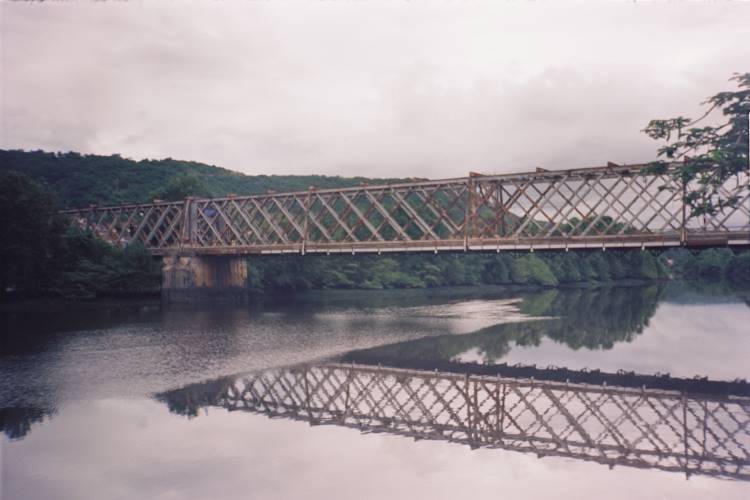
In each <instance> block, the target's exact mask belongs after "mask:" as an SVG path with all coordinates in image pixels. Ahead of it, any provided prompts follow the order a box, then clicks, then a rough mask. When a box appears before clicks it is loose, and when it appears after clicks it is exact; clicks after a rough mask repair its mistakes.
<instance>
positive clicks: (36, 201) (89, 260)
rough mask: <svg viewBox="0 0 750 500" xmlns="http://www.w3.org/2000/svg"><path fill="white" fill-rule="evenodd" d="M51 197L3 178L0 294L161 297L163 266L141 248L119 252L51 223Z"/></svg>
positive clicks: (27, 183) (11, 175) (15, 177)
mask: <svg viewBox="0 0 750 500" xmlns="http://www.w3.org/2000/svg"><path fill="white" fill-rule="evenodd" d="M52 199H53V195H52V194H51V193H50V192H49V191H48V190H46V189H45V188H44V187H43V186H41V185H40V184H38V183H36V182H34V181H32V180H31V179H29V178H28V177H26V176H23V175H21V174H17V173H15V172H0V241H2V242H3V243H2V245H0V291H2V293H5V292H9V291H12V292H16V293H18V294H21V295H25V294H35V293H38V292H40V291H45V292H52V293H59V294H62V295H65V296H76V297H94V296H101V295H116V294H121V293H132V292H144V291H152V292H153V291H158V289H159V283H160V274H159V266H158V263H157V262H156V261H154V259H153V257H152V256H151V254H150V253H149V252H148V251H147V250H146V249H145V248H144V247H143V246H142V245H139V244H134V245H130V246H128V247H127V248H124V249H122V248H117V247H113V246H110V245H108V244H106V243H105V242H103V241H101V240H100V239H97V238H95V237H94V236H93V235H92V234H90V233H85V232H82V231H80V230H75V229H73V228H69V227H68V226H67V224H66V223H65V222H64V221H63V220H61V219H59V218H57V217H49V213H50V211H51V207H52V205H53V202H52Z"/></svg>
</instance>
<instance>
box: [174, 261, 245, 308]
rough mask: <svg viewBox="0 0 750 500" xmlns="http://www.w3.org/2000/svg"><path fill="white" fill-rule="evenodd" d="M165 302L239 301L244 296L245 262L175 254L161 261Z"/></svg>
mask: <svg viewBox="0 0 750 500" xmlns="http://www.w3.org/2000/svg"><path fill="white" fill-rule="evenodd" d="M161 276H162V285H161V296H162V300H163V301H165V302H196V301H201V300H207V299H210V300H215V299H221V300H241V299H244V298H246V297H247V293H248V290H247V259H246V258H244V257H236V256H198V255H188V254H175V255H169V256H164V257H163V258H162V272H161Z"/></svg>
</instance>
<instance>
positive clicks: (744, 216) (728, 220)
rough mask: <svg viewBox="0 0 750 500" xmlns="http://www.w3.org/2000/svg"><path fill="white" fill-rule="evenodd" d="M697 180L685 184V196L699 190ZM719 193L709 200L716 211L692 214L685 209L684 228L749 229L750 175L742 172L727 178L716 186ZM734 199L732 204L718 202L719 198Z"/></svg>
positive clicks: (701, 230)
mask: <svg viewBox="0 0 750 500" xmlns="http://www.w3.org/2000/svg"><path fill="white" fill-rule="evenodd" d="M701 189H702V186H701V184H700V181H699V180H693V181H691V182H690V183H688V184H687V186H686V192H685V195H686V196H690V194H691V193H699V192H701ZM718 191H719V194H718V195H716V196H713V197H712V198H711V201H712V203H713V205H714V206H718V207H719V209H718V210H717V211H716V213H704V214H697V215H693V214H691V213H690V209H689V208H688V209H687V220H686V228H687V230H688V231H690V232H702V233H722V232H727V231H750V175H748V174H743V175H740V176H738V177H735V178H731V179H729V180H727V181H726V182H725V183H724V184H723V185H721V186H719V187H718ZM727 199H734V200H735V203H734V204H732V205H728V204H724V205H723V206H722V204H721V203H719V201H720V200H727Z"/></svg>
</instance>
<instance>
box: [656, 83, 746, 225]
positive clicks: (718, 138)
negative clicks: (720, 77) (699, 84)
mask: <svg viewBox="0 0 750 500" xmlns="http://www.w3.org/2000/svg"><path fill="white" fill-rule="evenodd" d="M730 81H734V82H737V86H738V87H739V88H738V90H735V91H727V92H719V93H718V94H716V95H714V96H712V97H709V98H708V99H707V100H706V101H704V102H703V103H701V104H702V105H704V106H706V107H707V109H706V111H705V112H704V113H703V115H701V116H700V117H699V118H697V119H695V120H691V119H690V118H686V117H684V116H680V117H677V118H670V119H664V120H651V121H650V122H649V123H648V126H646V128H645V129H643V132H644V133H646V134H647V135H648V136H649V137H651V138H652V139H654V140H659V141H665V142H666V144H665V145H663V146H662V147H660V148H659V149H658V156H659V157H660V158H662V159H661V160H658V161H655V162H652V163H651V165H650V166H649V167H647V168H646V169H645V172H646V173H653V174H663V173H666V172H668V171H670V169H669V166H670V165H671V164H675V162H680V163H679V166H678V167H677V168H676V169H674V170H672V172H673V178H674V180H675V181H676V183H677V184H678V185H683V186H689V188H688V189H686V190H685V192H684V194H683V201H684V202H685V203H686V204H687V206H688V208H689V210H690V217H696V216H700V215H715V214H717V213H720V212H722V211H723V210H724V209H725V208H733V207H736V206H737V205H738V204H739V203H742V202H743V200H744V199H745V198H746V197H747V194H748V188H749V186H748V113H750V73H735V74H734V76H732V78H730ZM719 111H720V112H721V115H722V116H723V118H722V119H721V120H719V123H718V124H715V125H710V124H705V121H706V119H707V118H708V117H709V116H713V115H715V112H719Z"/></svg>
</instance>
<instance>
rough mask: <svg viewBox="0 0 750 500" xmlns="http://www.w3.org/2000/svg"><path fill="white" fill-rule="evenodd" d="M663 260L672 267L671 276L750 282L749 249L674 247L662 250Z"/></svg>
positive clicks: (733, 283) (707, 280) (735, 282)
mask: <svg viewBox="0 0 750 500" xmlns="http://www.w3.org/2000/svg"><path fill="white" fill-rule="evenodd" d="M661 258H662V260H663V261H664V262H666V263H667V264H668V265H670V267H671V271H672V275H673V276H675V277H680V278H684V279H687V280H690V281H704V282H719V281H727V282H728V283H729V284H730V285H735V286H747V285H748V284H750V252H748V251H745V252H740V253H734V252H733V251H732V250H730V249H728V248H710V249H708V250H704V251H702V252H691V251H689V250H686V249H684V248H676V249H672V250H669V251H667V252H664V253H663V254H662V256H661Z"/></svg>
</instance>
